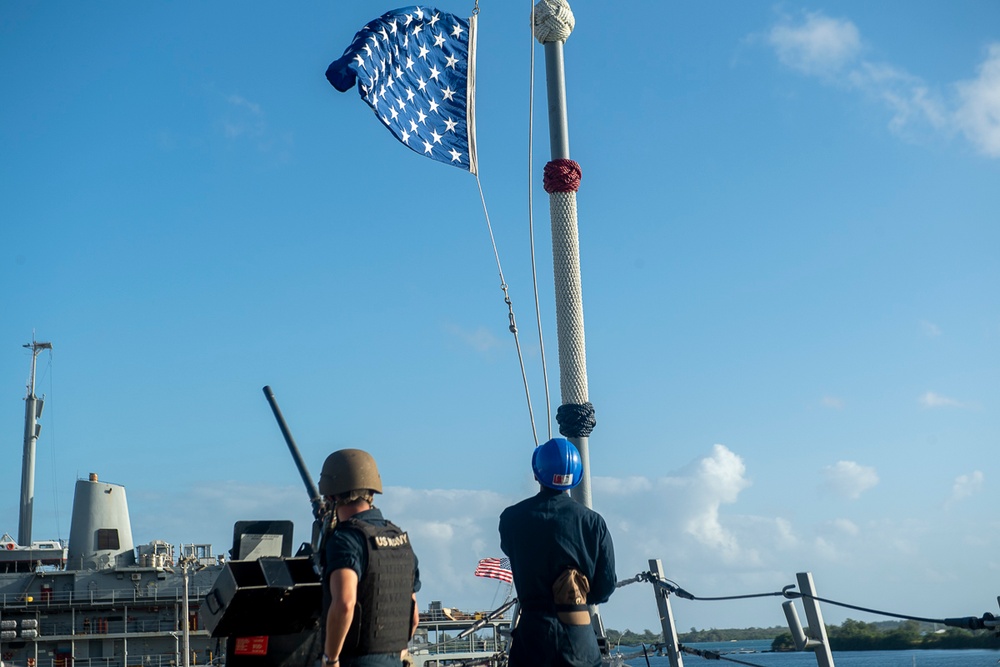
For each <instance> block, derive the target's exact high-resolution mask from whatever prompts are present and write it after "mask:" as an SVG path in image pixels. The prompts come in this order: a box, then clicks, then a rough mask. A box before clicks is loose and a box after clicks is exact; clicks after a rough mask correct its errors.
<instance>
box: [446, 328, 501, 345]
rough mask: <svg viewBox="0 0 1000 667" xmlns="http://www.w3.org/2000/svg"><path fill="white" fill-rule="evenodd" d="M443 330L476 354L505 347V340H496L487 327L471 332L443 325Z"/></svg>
mask: <svg viewBox="0 0 1000 667" xmlns="http://www.w3.org/2000/svg"><path fill="white" fill-rule="evenodd" d="M445 330H446V331H447V332H448V333H450V334H452V335H454V336H455V337H456V338H458V339H459V340H461V341H462V343H464V344H465V345H466V346H467V347H470V348H472V349H473V350H475V351H477V352H489V351H491V350H496V349H498V348H504V347H505V346H506V345H507V342H506V341H505V340H502V339H500V338H498V337H497V336H496V334H494V333H493V331H492V330H491V329H488V328H487V327H479V328H478V329H475V330H473V331H468V330H466V329H462V328H461V327H459V326H457V325H454V324H448V325H445Z"/></svg>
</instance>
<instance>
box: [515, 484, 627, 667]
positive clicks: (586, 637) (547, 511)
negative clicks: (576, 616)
mask: <svg viewBox="0 0 1000 667" xmlns="http://www.w3.org/2000/svg"><path fill="white" fill-rule="evenodd" d="M500 548H501V549H502V550H503V552H504V553H505V554H507V556H508V557H509V558H510V566H511V571H512V572H513V573H514V586H515V587H516V588H517V597H518V601H519V603H520V605H521V618H520V621H519V622H518V624H517V627H516V628H515V629H514V633H513V637H514V640H513V642H512V644H511V650H510V656H509V658H510V659H509V665H510V667H524V666H527V665H560V666H562V665H565V666H568V667H599V665H600V664H601V655H600V650H599V649H598V647H597V636H596V635H595V633H594V629H593V627H592V626H591V625H589V624H588V625H567V624H565V623H563V622H562V621H560V620H559V618H558V617H557V616H556V612H555V603H554V601H553V597H552V584H553V583H555V581H556V579H557V578H558V577H559V575H560V574H562V572H563V570H564V569H565V568H567V567H575V568H576V569H578V570H579V571H580V572H582V573H583V574H584V575H586V577H587V579H588V580H589V581H590V593H589V594H588V595H587V603H588V604H601V603H603V602H607V601H608V598H610V597H611V593H613V592H614V590H615V583H616V581H617V578H616V576H615V552H614V546H613V545H612V543H611V534H610V533H608V527H607V525H606V524H605V523H604V518H603V517H601V515H600V514H598V513H597V512H595V511H593V510H591V509H588V508H586V507H584V506H583V505H581V504H580V503H578V502H576V501H575V500H573V499H572V498H570V497H569V495H568V494H566V493H564V492H562V491H556V490H554V489H549V488H544V487H543V488H542V490H541V491H539V493H538V494H537V495H535V496H532V497H530V498H527V499H525V500H522V501H521V502H519V503H517V504H516V505H511V506H510V507H508V508H507V509H505V510H504V511H503V513H502V514H501V515H500Z"/></svg>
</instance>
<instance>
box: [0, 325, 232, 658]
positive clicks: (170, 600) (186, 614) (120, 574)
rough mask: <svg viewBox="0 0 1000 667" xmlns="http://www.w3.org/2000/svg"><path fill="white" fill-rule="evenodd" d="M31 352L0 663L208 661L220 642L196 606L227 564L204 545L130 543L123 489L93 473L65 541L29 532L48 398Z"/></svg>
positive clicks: (2, 551) (77, 497)
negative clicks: (40, 392) (39, 392)
mask: <svg viewBox="0 0 1000 667" xmlns="http://www.w3.org/2000/svg"><path fill="white" fill-rule="evenodd" d="M25 347H28V348H30V349H31V351H32V361H31V376H30V381H29V384H28V394H27V397H26V398H25V403H26V405H25V441H24V457H23V465H22V480H21V511H20V525H19V528H18V539H17V540H15V539H14V538H13V537H12V536H11V535H10V534H9V533H4V534H3V535H2V537H0V661H2V662H3V665H4V667H9V666H11V665H13V666H15V667H71V665H75V666H76V667H91V666H92V667H127V666H129V667H131V666H136V665H148V666H150V667H158V666H160V665H173V666H175V667H176V666H179V665H190V664H208V663H210V662H212V661H214V660H216V659H217V657H218V656H219V653H220V651H219V646H218V644H219V642H218V641H217V640H214V639H212V638H210V637H209V635H208V632H207V631H205V630H203V629H202V628H200V627H199V623H198V610H199V606H200V602H201V600H202V599H203V597H204V595H205V593H206V592H207V591H208V590H209V589H210V588H211V586H212V584H213V583H214V581H215V578H216V577H217V575H218V573H219V572H220V571H221V570H222V567H223V562H222V559H221V558H217V557H216V556H214V555H213V553H212V547H211V545H208V544H182V545H181V546H180V550H179V553H175V550H174V546H173V545H171V544H168V543H166V542H164V541H161V540H154V541H153V542H150V543H149V544H143V545H139V546H138V547H137V546H136V545H134V544H133V541H132V525H131V522H130V520H129V513H128V501H127V497H126V494H125V487H124V486H122V485H120V484H113V483H110V482H104V481H101V480H100V479H99V478H98V475H97V474H94V473H91V474H90V475H89V476H88V478H87V479H80V480H77V482H76V490H75V493H74V499H73V518H72V524H71V526H70V537H69V543H68V545H67V544H65V543H63V542H62V541H61V540H41V541H34V540H32V538H31V519H32V512H31V509H32V505H33V502H34V479H33V478H34V452H35V446H36V442H37V440H38V437H39V433H40V430H41V429H40V426H39V425H38V423H37V420H38V419H39V418H40V417H41V412H42V404H43V401H42V400H41V399H39V398H37V397H36V396H35V394H34V384H35V382H34V381H35V360H36V358H37V356H38V353H39V352H40V351H42V350H46V349H48V350H51V349H52V345H51V344H50V343H38V342H33V343H32V344H31V345H26V346H25Z"/></svg>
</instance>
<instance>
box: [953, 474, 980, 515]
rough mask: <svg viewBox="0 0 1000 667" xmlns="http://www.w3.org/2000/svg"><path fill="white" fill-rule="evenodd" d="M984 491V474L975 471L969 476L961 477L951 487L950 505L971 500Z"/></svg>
mask: <svg viewBox="0 0 1000 667" xmlns="http://www.w3.org/2000/svg"><path fill="white" fill-rule="evenodd" d="M982 490H983V473H982V471H980V470H975V471H973V472H971V473H969V474H968V475H959V476H958V477H956V478H955V482H954V484H952V486H951V498H950V499H949V500H948V505H949V506H950V505H952V504H954V503H957V502H959V501H961V500H964V499H966V498H969V497H970V496H973V495H975V494H977V493H979V492H980V491H982Z"/></svg>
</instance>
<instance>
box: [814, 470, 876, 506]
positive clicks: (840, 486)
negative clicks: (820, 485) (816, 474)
mask: <svg viewBox="0 0 1000 667" xmlns="http://www.w3.org/2000/svg"><path fill="white" fill-rule="evenodd" d="M823 477H824V479H825V481H826V487H827V488H828V489H829V490H831V491H833V492H834V493H836V494H837V495H839V496H843V497H844V498H849V499H851V500H857V499H858V498H860V497H861V494H862V493H864V492H865V491H867V490H868V489H871V488H873V487H874V486H875V485H876V484H878V475H877V474H876V473H875V468H871V467H869V466H863V465H859V464H858V463H855V462H854V461H837V463H836V464H835V465H832V466H827V467H825V468H823Z"/></svg>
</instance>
